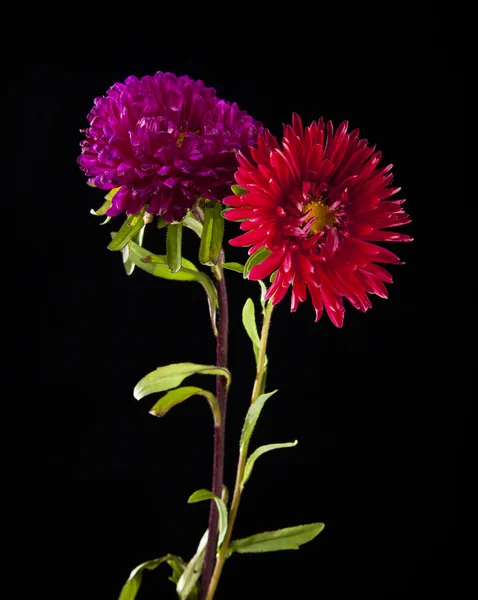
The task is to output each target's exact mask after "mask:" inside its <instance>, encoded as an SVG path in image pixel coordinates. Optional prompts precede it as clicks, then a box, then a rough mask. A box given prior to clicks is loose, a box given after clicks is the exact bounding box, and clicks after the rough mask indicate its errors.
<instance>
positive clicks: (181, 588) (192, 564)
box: [176, 530, 208, 600]
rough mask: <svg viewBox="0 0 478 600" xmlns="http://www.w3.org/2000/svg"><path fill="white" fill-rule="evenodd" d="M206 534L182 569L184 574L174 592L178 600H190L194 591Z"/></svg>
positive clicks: (204, 548) (201, 563)
mask: <svg viewBox="0 0 478 600" xmlns="http://www.w3.org/2000/svg"><path fill="white" fill-rule="evenodd" d="M207 538H208V532H207V530H206V532H205V534H204V535H203V536H202V538H201V541H200V542H199V546H198V549H197V550H196V554H195V555H194V556H193V557H192V558H191V560H190V561H189V563H188V565H187V567H186V568H185V569H184V573H183V574H182V575H181V577H180V579H179V581H178V585H177V586H176V592H177V594H178V596H179V598H180V600H186V599H188V600H191V596H190V594H191V592H193V591H194V589H196V583H197V580H198V579H199V577H200V575H201V570H202V566H203V563H204V553H205V552H206V544H207Z"/></svg>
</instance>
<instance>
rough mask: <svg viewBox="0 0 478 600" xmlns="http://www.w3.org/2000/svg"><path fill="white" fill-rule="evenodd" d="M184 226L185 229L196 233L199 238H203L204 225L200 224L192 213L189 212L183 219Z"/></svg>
mask: <svg viewBox="0 0 478 600" xmlns="http://www.w3.org/2000/svg"><path fill="white" fill-rule="evenodd" d="M183 225H184V227H187V228H188V229H191V230H192V231H194V233H195V234H196V235H197V236H199V237H201V236H202V230H203V226H202V223H200V222H199V221H198V220H197V219H196V218H195V217H194V214H193V213H192V212H191V211H188V212H187V213H186V216H185V217H184V219H183Z"/></svg>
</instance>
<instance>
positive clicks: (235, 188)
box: [231, 183, 249, 196]
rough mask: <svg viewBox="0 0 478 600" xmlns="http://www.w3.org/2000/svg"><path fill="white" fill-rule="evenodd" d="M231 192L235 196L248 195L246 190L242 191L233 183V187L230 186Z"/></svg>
mask: <svg viewBox="0 0 478 600" xmlns="http://www.w3.org/2000/svg"><path fill="white" fill-rule="evenodd" d="M231 190H232V193H233V194H234V195H235V196H242V195H243V194H248V193H249V192H248V191H247V190H246V189H244V188H243V187H242V186H240V185H237V183H235V184H234V185H231Z"/></svg>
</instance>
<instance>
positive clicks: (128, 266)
mask: <svg viewBox="0 0 478 600" xmlns="http://www.w3.org/2000/svg"><path fill="white" fill-rule="evenodd" d="M145 229H146V227H145V226H143V227H141V229H140V230H139V231H138V232H137V233H135V234H134V236H133V238H132V241H133V242H135V243H136V244H138V246H142V245H143V238H144V231H145ZM121 254H122V255H123V264H124V269H125V271H126V275H131V273H132V272H133V271H134V268H135V266H136V265H135V264H134V262H133V261H132V260H130V258H129V244H126V246H125V247H124V248H123V249H122V250H121Z"/></svg>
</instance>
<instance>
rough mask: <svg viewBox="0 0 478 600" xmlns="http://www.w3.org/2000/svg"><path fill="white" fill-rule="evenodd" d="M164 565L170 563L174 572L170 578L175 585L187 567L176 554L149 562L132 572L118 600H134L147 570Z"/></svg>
mask: <svg viewBox="0 0 478 600" xmlns="http://www.w3.org/2000/svg"><path fill="white" fill-rule="evenodd" d="M162 563H168V565H169V566H170V567H171V569H172V570H173V575H172V577H170V578H169V579H170V580H171V581H173V583H176V581H177V579H176V577H177V575H179V576H181V574H182V573H183V571H184V569H185V567H186V565H185V563H184V561H183V559H182V558H180V557H179V556H175V555H174V554H166V556H163V557H162V558H156V559H154V560H148V561H147V562H144V563H142V564H141V565H138V566H137V567H136V568H134V569H133V570H132V571H131V574H130V576H129V577H128V580H127V582H126V583H125V584H124V586H123V588H122V590H121V593H120V595H119V598H118V600H134V599H135V598H136V594H137V593H138V590H139V588H140V586H141V582H142V580H143V571H144V570H145V569H148V570H149V571H153V570H154V569H156V568H157V567H159V565H161V564H162Z"/></svg>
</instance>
